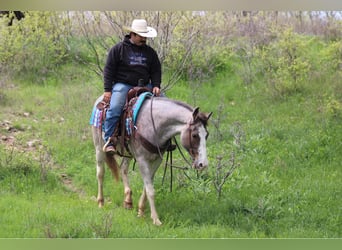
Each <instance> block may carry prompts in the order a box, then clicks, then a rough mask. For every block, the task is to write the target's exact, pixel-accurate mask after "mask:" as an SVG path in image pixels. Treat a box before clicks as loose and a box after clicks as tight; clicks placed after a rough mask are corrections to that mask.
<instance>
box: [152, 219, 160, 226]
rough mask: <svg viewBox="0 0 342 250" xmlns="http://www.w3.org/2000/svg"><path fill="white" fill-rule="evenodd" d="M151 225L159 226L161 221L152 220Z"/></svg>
mask: <svg viewBox="0 0 342 250" xmlns="http://www.w3.org/2000/svg"><path fill="white" fill-rule="evenodd" d="M153 224H154V225H156V226H161V225H162V223H161V221H160V220H159V219H158V218H157V219H153Z"/></svg>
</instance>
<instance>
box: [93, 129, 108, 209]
mask: <svg viewBox="0 0 342 250" xmlns="http://www.w3.org/2000/svg"><path fill="white" fill-rule="evenodd" d="M92 134H93V142H94V146H95V153H96V178H97V203H98V205H99V207H103V205H104V198H103V178H104V174H105V168H104V162H105V155H104V153H103V151H102V146H103V145H102V144H103V140H102V134H101V130H99V129H98V128H96V127H94V126H93V127H92Z"/></svg>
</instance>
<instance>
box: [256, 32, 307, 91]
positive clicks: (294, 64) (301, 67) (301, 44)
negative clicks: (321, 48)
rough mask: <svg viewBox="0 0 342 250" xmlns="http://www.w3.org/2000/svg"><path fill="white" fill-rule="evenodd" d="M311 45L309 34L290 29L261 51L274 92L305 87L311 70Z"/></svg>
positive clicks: (265, 69)
mask: <svg viewBox="0 0 342 250" xmlns="http://www.w3.org/2000/svg"><path fill="white" fill-rule="evenodd" d="M307 45H308V40H307V37H302V36H300V35H298V34H295V33H294V32H293V31H292V30H291V29H287V30H285V31H284V32H283V33H281V34H280V36H279V38H278V40H277V41H274V42H272V43H271V44H270V45H269V46H267V47H263V48H261V49H260V50H259V51H258V53H259V56H260V58H261V59H262V60H263V67H264V69H263V71H264V73H265V74H266V76H267V81H268V90H269V91H270V92H271V94H272V95H273V96H275V97H286V96H289V95H292V94H294V93H297V92H302V91H303V90H304V89H305V84H306V83H307V82H308V79H309V72H310V70H311V63H310V61H309V59H308V57H307V53H308V52H307V51H308V49H307Z"/></svg>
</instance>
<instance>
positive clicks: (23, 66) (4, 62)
mask: <svg viewBox="0 0 342 250" xmlns="http://www.w3.org/2000/svg"><path fill="white" fill-rule="evenodd" d="M61 20H62V19H60V17H59V16H58V15H57V13H54V14H52V13H51V12H39V11H34V12H28V13H27V14H26V16H25V18H24V19H22V20H21V21H20V22H16V23H15V24H14V25H13V26H8V27H2V29H1V30H0V32H1V38H0V66H1V68H2V69H3V70H4V71H6V72H8V73H9V74H10V75H12V76H18V75H19V76H20V75H24V74H27V73H29V75H31V76H33V77H34V78H42V77H46V76H47V75H48V74H49V73H51V72H53V71H54V69H55V67H56V66H58V65H59V64H60V63H61V62H63V59H64V57H65V54H66V49H65V43H64V38H65V35H64V31H63V28H60V27H63V25H58V24H57V22H60V21H61Z"/></svg>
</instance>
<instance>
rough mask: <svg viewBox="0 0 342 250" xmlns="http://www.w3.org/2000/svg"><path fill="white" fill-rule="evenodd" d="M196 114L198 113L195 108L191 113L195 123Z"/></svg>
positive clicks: (197, 109) (197, 108)
mask: <svg viewBox="0 0 342 250" xmlns="http://www.w3.org/2000/svg"><path fill="white" fill-rule="evenodd" d="M198 113H199V107H196V108H195V109H194V111H192V117H193V120H194V121H195V120H196V118H197V116H198Z"/></svg>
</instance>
